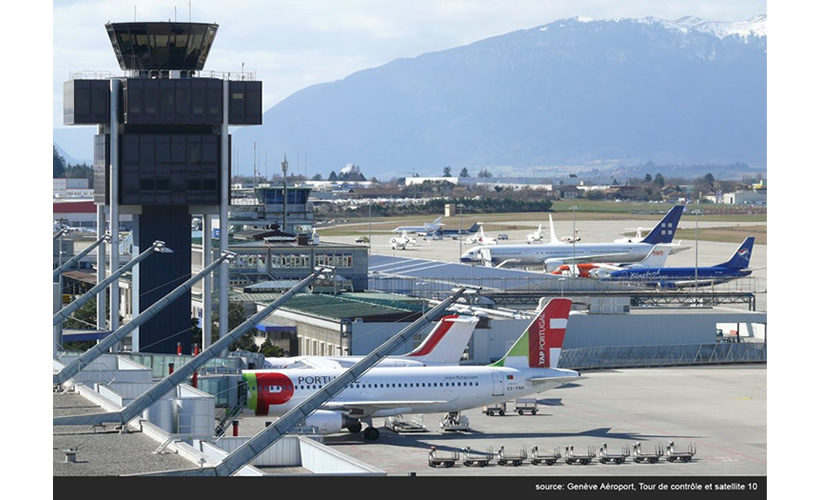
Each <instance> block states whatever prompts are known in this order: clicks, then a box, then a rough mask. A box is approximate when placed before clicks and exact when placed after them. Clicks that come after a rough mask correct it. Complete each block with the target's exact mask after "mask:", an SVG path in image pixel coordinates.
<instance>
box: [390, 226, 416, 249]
mask: <svg viewBox="0 0 820 500" xmlns="http://www.w3.org/2000/svg"><path fill="white" fill-rule="evenodd" d="M415 244H416V239H415V238H413V237H412V236H410V235H408V234H407V231H402V233H401V236H394V237H392V238H390V246H391V247H393V250H396V249H399V250H404V249H406V248H407V247H408V246H412V245H415Z"/></svg>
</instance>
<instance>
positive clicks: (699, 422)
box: [239, 365, 767, 477]
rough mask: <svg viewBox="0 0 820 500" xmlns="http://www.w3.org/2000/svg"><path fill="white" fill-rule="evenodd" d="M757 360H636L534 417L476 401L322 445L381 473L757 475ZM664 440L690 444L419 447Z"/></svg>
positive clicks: (555, 397)
mask: <svg viewBox="0 0 820 500" xmlns="http://www.w3.org/2000/svg"><path fill="white" fill-rule="evenodd" d="M766 372H767V369H766V366H765V365H732V366H709V367H670V368H646V369H630V370H614V371H595V372H593V371H591V372H588V373H585V374H583V375H584V377H583V378H582V379H581V380H580V381H579V382H577V383H576V384H572V386H564V387H559V388H556V389H553V390H551V391H547V392H544V393H541V394H539V395H538V396H537V399H538V403H539V411H538V412H537V414H536V415H530V414H526V413H525V414H524V415H518V414H517V413H514V412H512V413H507V414H506V415H505V416H498V415H496V416H487V415H484V414H483V413H482V412H481V409H474V410H469V411H467V412H465V413H464V415H466V416H467V417H468V418H469V424H470V429H469V430H468V431H443V430H441V429H440V427H439V418H440V417H441V416H442V415H438V414H436V415H432V414H430V415H423V416H420V415H405V416H404V417H405V419H406V420H416V421H421V422H422V423H423V424H424V426H425V427H426V428H427V430H426V431H423V432H412V433H396V432H393V431H392V430H389V429H387V428H385V427H383V426H382V425H383V422H382V420H383V419H374V423H375V425H376V426H377V427H379V430H380V437H379V439H378V440H376V441H366V440H365V439H364V437H363V436H362V435H361V434H351V433H348V432H347V431H344V432H343V433H339V434H333V435H328V436H325V437H324V444H325V445H327V446H330V447H332V448H333V449H335V450H338V451H339V452H342V453H344V454H346V455H349V456H351V457H353V458H355V459H357V460H360V461H362V462H365V463H367V464H370V465H372V466H374V467H377V468H379V469H381V470H383V471H385V472H386V473H387V474H388V475H389V476H392V475H398V476H407V475H410V474H414V475H417V476H573V477H575V476H689V475H691V476H715V475H717V476H765V475H766V469H767V440H766V436H767V432H766V429H767V420H766V418H767V416H766ZM510 408H512V405H510ZM271 420H275V419H271V418H264V417H252V416H249V417H247V418H241V420H240V423H239V433H240V435H253V434H255V433H257V432H259V431H261V430H262V429H264V423H265V421H271ZM669 441H672V442H674V449H675V450H676V451H686V450H687V449H688V447H689V446H690V445H692V446H694V449H695V455H694V457H693V458H692V460H691V461H690V462H688V463H681V462H668V461H666V460H665V459H663V458H662V459H661V460H660V461H659V462H658V463H655V464H649V463H646V462H642V463H635V462H634V461H633V460H632V459H631V458H630V459H627V460H626V462H625V463H622V464H613V463H608V464H602V463H600V462H599V461H598V460H594V461H593V462H592V463H590V464H588V465H579V464H572V465H569V464H567V463H566V462H565V461H564V460H559V461H558V462H557V463H556V464H554V465H552V466H547V465H544V464H539V465H533V464H532V463H530V461H529V460H527V461H525V462H524V463H523V464H522V465H520V466H517V467H516V466H511V465H505V466H502V465H498V463H497V460H493V461H492V462H491V463H490V464H489V465H488V466H486V467H476V466H471V467H468V466H465V465H463V463H461V462H458V463H457V464H456V465H455V466H453V467H451V468H445V467H443V466H439V467H435V468H431V467H429V466H428V463H427V456H428V451H429V449H430V447H431V446H435V447H436V450H438V452H440V453H443V454H444V455H448V454H450V453H452V452H460V451H461V450H463V449H464V448H465V447H470V448H471V450H473V451H474V452H478V453H481V452H487V451H488V449H489V448H490V447H492V448H493V450H494V451H497V450H498V448H499V447H500V446H504V449H505V450H506V451H507V453H520V451H521V449H522V448H524V449H525V450H526V452H527V454H528V456H529V455H530V449H531V447H532V446H533V445H537V446H538V449H539V450H540V453H549V452H552V451H553V449H554V448H560V450H561V453H562V456H563V455H564V448H565V447H567V446H572V447H573V448H574V450H575V452H576V453H578V452H586V451H587V449H588V447H592V448H593V449H594V451H595V452H597V451H598V449H599V448H600V447H601V445H602V444H603V443H606V445H607V449H608V450H609V451H610V452H620V451H621V450H622V448H624V447H627V448H628V449H629V450H631V447H632V445H633V444H634V443H638V442H639V443H642V444H641V449H642V451H643V452H644V453H646V452H652V451H654V449H655V446H656V445H660V446H661V447H662V448H663V449H664V450H665V449H666V445H667V443H668V442H669Z"/></svg>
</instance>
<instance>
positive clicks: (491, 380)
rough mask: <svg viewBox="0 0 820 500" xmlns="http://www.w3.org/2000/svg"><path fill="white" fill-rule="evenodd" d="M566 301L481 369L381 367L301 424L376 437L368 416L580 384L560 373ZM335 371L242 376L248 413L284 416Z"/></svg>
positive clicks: (458, 407) (454, 406)
mask: <svg viewBox="0 0 820 500" xmlns="http://www.w3.org/2000/svg"><path fill="white" fill-rule="evenodd" d="M571 305H572V301H571V300H570V299H564V298H555V299H552V300H551V301H549V303H547V305H546V307H544V308H543V309H542V310H541V311H540V312H539V313H538V315H536V317H535V318H534V319H533V321H532V322H531V323H530V325H529V326H528V327H527V329H526V330H525V331H524V332H523V333H522V335H521V336H520V337H519V338H518V340H517V342H516V343H515V344H514V345H513V346H512V347H511V348H510V350H509V351H508V352H507V353H506V354H505V355H504V357H503V358H501V359H500V360H498V361H496V362H495V363H492V364H490V365H486V366H464V365H456V366H420V367H380V366H376V367H374V368H372V369H370V370H368V371H367V372H366V373H365V374H364V375H362V376H361V377H359V379H357V380H356V381H355V382H353V383H351V384H350V385H348V386H347V387H346V388H345V389H344V390H343V391H342V392H340V393H339V394H338V395H337V396H336V397H335V398H333V399H331V400H330V401H328V402H326V403H325V404H324V405H323V406H322V407H321V408H320V409H318V410H316V411H315V412H313V413H312V414H311V415H310V416H309V417H308V418H307V419H306V420H305V422H304V425H305V426H307V427H310V428H313V429H315V430H317V431H318V432H320V433H322V434H331V433H335V432H339V431H341V430H342V429H348V430H349V431H350V432H354V433H357V432H360V431H362V422H364V423H367V424H368V427H367V428H366V429H365V430H364V437H365V439H370V440H374V439H378V437H379V431H378V429H377V428H376V427H375V426H373V418H376V417H390V416H398V415H403V414H411V413H442V412H443V413H448V414H453V413H457V412H461V411H464V410H468V409H471V408H477V407H481V406H484V405H491V404H495V403H499V402H502V401H507V400H509V399H514V398H517V397H522V396H527V395H531V394H536V393H539V392H543V391H546V390H548V389H551V388H553V387H556V386H558V385H561V384H564V383H566V382H570V381H573V380H577V379H578V378H579V377H580V374H579V373H578V372H577V371H574V370H568V369H561V368H558V359H559V356H560V353H561V347H562V345H563V342H564V333H565V331H566V327H567V321H568V318H569V312H570V307H571ZM339 373H340V372H339V370H329V369H311V368H297V369H292V370H288V369H285V370H244V371H243V372H242V376H243V379H244V383H245V388H246V391H247V394H246V395H247V407H248V408H250V409H251V410H253V411H254V413H255V414H256V415H258V416H282V415H283V414H285V413H286V412H287V411H289V410H290V409H292V408H294V407H295V406H296V405H298V404H300V403H301V402H303V401H304V400H305V399H307V398H308V397H310V396H311V395H313V394H314V393H315V392H316V391H319V390H321V389H322V387H323V386H324V385H325V384H328V383H329V382H331V381H332V380H333V379H334V378H336V377H337V376H338V375H339Z"/></svg>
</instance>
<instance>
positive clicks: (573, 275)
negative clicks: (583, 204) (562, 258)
mask: <svg viewBox="0 0 820 500" xmlns="http://www.w3.org/2000/svg"><path fill="white" fill-rule="evenodd" d="M569 209H570V210H572V265H571V266H570V267H569V269H570V271H569V274H570V276H572V277H573V278H574V277H575V269H577V266H576V265H575V240H577V239H578V238H576V237H575V213H576V212H577V211H578V207H577V206H576V205H573V206H571V207H569Z"/></svg>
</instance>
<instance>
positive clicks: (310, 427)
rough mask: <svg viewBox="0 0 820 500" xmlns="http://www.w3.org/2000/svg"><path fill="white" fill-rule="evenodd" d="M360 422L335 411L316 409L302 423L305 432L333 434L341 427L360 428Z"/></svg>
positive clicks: (352, 429)
mask: <svg viewBox="0 0 820 500" xmlns="http://www.w3.org/2000/svg"><path fill="white" fill-rule="evenodd" d="M361 425H362V424H361V422H359V420H358V419H355V418H350V417H348V416H347V415H343V414H341V413H339V412H337V411H330V410H316V411H315V412H314V413H313V414H312V415H311V416H309V417H308V418H307V419H305V421H304V422H303V424H302V427H303V429H304V430H305V431H306V432H317V433H319V434H333V433H335V432H340V431H341V430H342V429H350V430H351V431H352V432H355V429H359V430H361Z"/></svg>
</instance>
